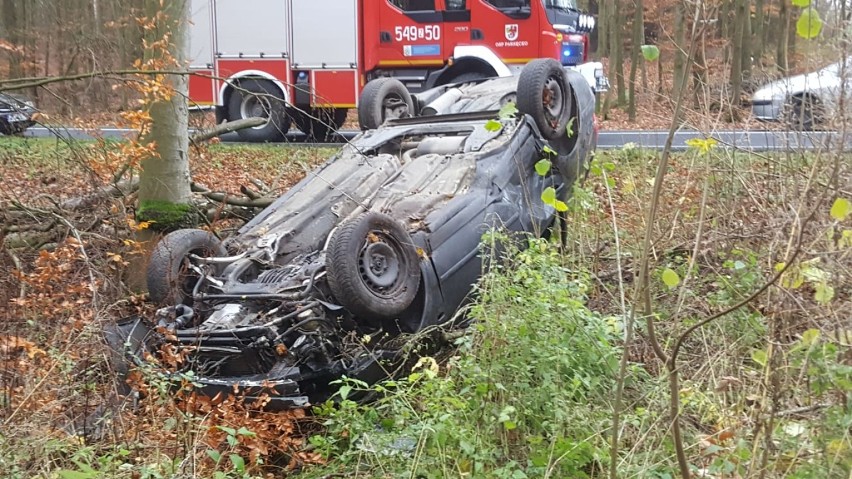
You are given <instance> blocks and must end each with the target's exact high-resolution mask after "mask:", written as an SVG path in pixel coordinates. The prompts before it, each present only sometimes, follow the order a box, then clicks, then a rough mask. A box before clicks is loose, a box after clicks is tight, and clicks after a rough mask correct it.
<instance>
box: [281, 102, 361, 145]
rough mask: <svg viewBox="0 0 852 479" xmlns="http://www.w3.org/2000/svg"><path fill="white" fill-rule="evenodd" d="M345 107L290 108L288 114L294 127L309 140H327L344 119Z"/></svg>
mask: <svg viewBox="0 0 852 479" xmlns="http://www.w3.org/2000/svg"><path fill="white" fill-rule="evenodd" d="M348 111H349V110H347V109H346V108H311V109H309V110H307V111H305V110H297V109H295V108H294V109H291V110H290V116H291V117H292V119H293V123H294V124H295V125H296V128H298V129H299V130H301V132H302V133H304V134H305V135H307V136H308V139H310V140H316V141H328V140H329V139H330V138H331V137H332V136H334V134H335V133H336V132H337V130H339V129H340V127H341V126H343V123H344V122H345V121H346V114H347V113H348Z"/></svg>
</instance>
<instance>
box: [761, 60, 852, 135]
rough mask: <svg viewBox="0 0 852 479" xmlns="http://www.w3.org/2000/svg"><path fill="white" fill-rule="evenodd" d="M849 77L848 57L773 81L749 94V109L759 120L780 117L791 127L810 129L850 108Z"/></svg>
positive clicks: (851, 89) (851, 73)
mask: <svg viewBox="0 0 852 479" xmlns="http://www.w3.org/2000/svg"><path fill="white" fill-rule="evenodd" d="M850 79H852V57H849V58H847V59H846V60H845V61H840V62H837V63H833V64H831V65H828V66H827V67H825V68H822V69H820V70H817V71H815V72H811V73H806V74H803V75H796V76H791V77H787V78H782V79H780V80H776V81H773V82H771V83H768V84H766V85H764V86H763V87H761V88H760V89H758V90H757V91H756V92H755V93H754V95H752V99H751V106H752V113H753V115H754V117H755V118H757V119H759V120H765V121H783V122H786V123H787V125H788V126H789V127H790V128H791V129H796V130H812V129H814V127H816V126H818V125H820V124H824V123H826V122H828V121H830V120H833V119H840V118H842V117H843V115H842V114H846V113H848V112H850V111H852V108H850V105H849V102H850V101H852V95H850V93H852V81H850ZM841 99H844V101H841Z"/></svg>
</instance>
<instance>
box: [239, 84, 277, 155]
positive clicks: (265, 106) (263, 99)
mask: <svg viewBox="0 0 852 479" xmlns="http://www.w3.org/2000/svg"><path fill="white" fill-rule="evenodd" d="M255 116H259V117H261V118H267V119H268V120H269V121H267V122H266V123H264V124H263V125H260V126H256V127H254V128H243V129H242V130H237V135H238V136H239V137H240V139H241V140H242V141H248V142H264V141H269V142H273V141H283V140H284V137H285V135H286V134H287V131H288V130H289V129H290V117H289V116H288V115H287V107H286V104H285V100H284V95H283V94H282V93H281V90H280V89H279V88H278V87H277V86H276V85H275V84H274V83H272V82H271V81H268V80H243V81H241V82H239V84H238V85H237V86H236V87H235V88H234V90H233V91H232V92H231V97H230V98H229V99H228V119H230V120H231V121H234V120H242V119H245V118H252V117H255Z"/></svg>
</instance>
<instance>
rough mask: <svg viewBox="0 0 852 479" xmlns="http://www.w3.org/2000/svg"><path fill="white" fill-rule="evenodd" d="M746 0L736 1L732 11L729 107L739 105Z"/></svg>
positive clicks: (744, 38) (741, 83)
mask: <svg viewBox="0 0 852 479" xmlns="http://www.w3.org/2000/svg"><path fill="white" fill-rule="evenodd" d="M747 3H748V1H747V0H737V1H736V8H735V9H734V13H735V15H734V36H733V37H732V38H731V77H730V83H731V94H730V97H729V100H730V102H731V106H737V105H739V103H740V92H741V91H742V85H743V50H744V44H745V40H746V37H745V25H746V21H747V20H748V17H747V16H746V4H747Z"/></svg>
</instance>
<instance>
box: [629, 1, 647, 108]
mask: <svg viewBox="0 0 852 479" xmlns="http://www.w3.org/2000/svg"><path fill="white" fill-rule="evenodd" d="M633 7H634V9H635V12H634V15H633V51H632V52H631V55H630V99H629V101H630V103H629V104H628V106H627V115H628V117H629V118H630V120H631V121H632V120H635V119H636V69H637V67H638V66H639V62H640V61H642V56H641V49H642V44H643V43H645V41H644V40H645V15H644V11H643V9H644V8H645V6H644V4H643V2H642V0H635V1H634V2H633Z"/></svg>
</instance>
